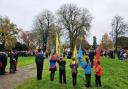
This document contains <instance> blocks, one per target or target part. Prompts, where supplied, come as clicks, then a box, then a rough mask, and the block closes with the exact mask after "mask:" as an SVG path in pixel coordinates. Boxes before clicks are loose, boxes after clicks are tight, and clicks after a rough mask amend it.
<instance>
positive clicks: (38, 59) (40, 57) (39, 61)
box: [35, 52, 44, 63]
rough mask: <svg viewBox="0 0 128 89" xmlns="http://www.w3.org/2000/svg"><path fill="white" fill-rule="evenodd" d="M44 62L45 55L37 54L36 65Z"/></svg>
mask: <svg viewBox="0 0 128 89" xmlns="http://www.w3.org/2000/svg"><path fill="white" fill-rule="evenodd" d="M43 61H44V55H43V53H41V52H40V53H37V54H36V56H35V62H36V63H42V62H43Z"/></svg>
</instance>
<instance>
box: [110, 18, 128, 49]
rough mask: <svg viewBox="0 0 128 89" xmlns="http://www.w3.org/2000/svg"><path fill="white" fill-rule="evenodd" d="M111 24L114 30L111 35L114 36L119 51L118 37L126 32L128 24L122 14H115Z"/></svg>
mask: <svg viewBox="0 0 128 89" xmlns="http://www.w3.org/2000/svg"><path fill="white" fill-rule="evenodd" d="M111 26H112V31H111V32H110V35H111V36H112V39H113V42H114V43H115V50H116V51H117V38H118V37H120V36H123V35H124V34H125V32H126V29H127V27H128V25H127V24H126V23H125V22H124V19H123V18H122V17H121V16H114V18H113V19H112V23H111Z"/></svg>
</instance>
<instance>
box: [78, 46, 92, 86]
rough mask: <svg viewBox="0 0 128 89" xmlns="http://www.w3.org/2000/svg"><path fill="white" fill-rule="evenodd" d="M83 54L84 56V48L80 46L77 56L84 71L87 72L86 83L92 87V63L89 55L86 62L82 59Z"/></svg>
mask: <svg viewBox="0 0 128 89" xmlns="http://www.w3.org/2000/svg"><path fill="white" fill-rule="evenodd" d="M82 56H83V53H82V49H81V47H80V48H79V51H78V55H77V57H78V61H79V64H80V66H81V67H82V68H83V69H84V72H85V78H86V84H85V85H86V87H90V86H91V63H90V60H89V57H86V63H84V62H83V61H82Z"/></svg>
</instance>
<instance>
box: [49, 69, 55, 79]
mask: <svg viewBox="0 0 128 89" xmlns="http://www.w3.org/2000/svg"><path fill="white" fill-rule="evenodd" d="M54 76H55V71H54V70H53V71H51V74H50V80H51V81H53V80H54Z"/></svg>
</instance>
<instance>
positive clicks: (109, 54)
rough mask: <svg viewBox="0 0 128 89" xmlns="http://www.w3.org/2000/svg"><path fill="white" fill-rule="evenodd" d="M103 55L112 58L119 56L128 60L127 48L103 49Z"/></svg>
mask: <svg viewBox="0 0 128 89" xmlns="http://www.w3.org/2000/svg"><path fill="white" fill-rule="evenodd" d="M101 56H105V57H110V58H111V59H115V57H116V56H117V57H118V59H119V60H128V50H127V49H120V50H118V51H117V52H115V51H114V50H111V49H110V50H105V49H104V50H102V51H101Z"/></svg>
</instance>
